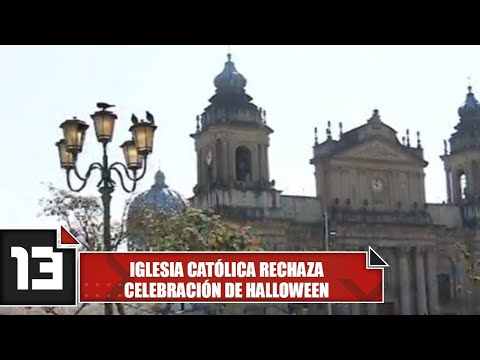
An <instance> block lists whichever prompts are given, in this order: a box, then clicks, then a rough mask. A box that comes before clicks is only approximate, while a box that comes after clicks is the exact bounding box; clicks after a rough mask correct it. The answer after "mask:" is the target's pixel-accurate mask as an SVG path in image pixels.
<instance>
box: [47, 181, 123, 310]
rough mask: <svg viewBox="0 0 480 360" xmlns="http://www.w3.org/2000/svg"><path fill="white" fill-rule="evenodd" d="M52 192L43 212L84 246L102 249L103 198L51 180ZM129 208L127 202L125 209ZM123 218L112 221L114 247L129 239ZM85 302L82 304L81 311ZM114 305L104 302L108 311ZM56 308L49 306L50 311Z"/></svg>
mask: <svg viewBox="0 0 480 360" xmlns="http://www.w3.org/2000/svg"><path fill="white" fill-rule="evenodd" d="M48 191H49V193H50V196H48V197H46V198H42V199H40V206H41V208H42V211H41V214H40V215H44V216H49V217H55V218H57V219H58V221H59V222H60V223H61V224H62V225H63V226H65V228H66V229H67V230H68V231H69V232H70V233H71V234H72V235H73V236H75V238H76V239H77V240H78V241H80V243H82V245H83V250H89V251H100V250H102V249H103V209H102V205H101V203H100V199H99V198H97V197H93V196H82V195H79V194H76V193H74V192H71V191H67V190H63V189H60V188H57V187H55V186H53V185H52V184H48ZM127 208H128V203H127V204H126V205H125V209H127ZM125 217H126V212H125V211H124V214H123V216H122V221H115V222H113V223H112V224H111V239H112V249H113V250H116V249H117V248H118V246H119V245H120V244H121V243H122V242H124V241H125V240H126V227H125V221H123V219H124V218H125ZM83 308H84V306H82V307H80V309H79V310H80V311H81V310H83ZM111 309H112V305H111V304H105V312H106V313H113V312H112V310H111ZM117 309H118V312H119V313H120V314H122V315H124V314H125V310H124V308H123V306H122V304H117ZM52 311H53V313H54V310H49V312H50V313H52Z"/></svg>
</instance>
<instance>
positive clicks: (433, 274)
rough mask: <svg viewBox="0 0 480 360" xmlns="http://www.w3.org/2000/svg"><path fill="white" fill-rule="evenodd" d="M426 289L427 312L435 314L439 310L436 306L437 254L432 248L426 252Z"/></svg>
mask: <svg viewBox="0 0 480 360" xmlns="http://www.w3.org/2000/svg"><path fill="white" fill-rule="evenodd" d="M427 289H428V310H429V314H430V315H437V314H439V312H440V309H439V306H438V280H437V254H436V252H435V249H433V248H430V249H428V252H427Z"/></svg>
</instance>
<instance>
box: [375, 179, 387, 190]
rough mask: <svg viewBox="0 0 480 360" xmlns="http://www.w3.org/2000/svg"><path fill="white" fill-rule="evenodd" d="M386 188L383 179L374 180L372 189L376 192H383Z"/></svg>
mask: <svg viewBox="0 0 480 360" xmlns="http://www.w3.org/2000/svg"><path fill="white" fill-rule="evenodd" d="M384 189H385V186H384V184H383V181H382V180H381V179H373V180H372V190H373V191H375V192H381V191H383V190H384Z"/></svg>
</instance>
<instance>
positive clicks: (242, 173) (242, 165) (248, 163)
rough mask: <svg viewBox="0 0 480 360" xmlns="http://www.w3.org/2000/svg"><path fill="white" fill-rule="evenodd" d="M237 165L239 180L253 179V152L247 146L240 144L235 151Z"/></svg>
mask: <svg viewBox="0 0 480 360" xmlns="http://www.w3.org/2000/svg"><path fill="white" fill-rule="evenodd" d="M235 165H236V172H237V181H251V180H252V153H251V151H250V150H249V149H248V148H247V147H245V146H240V147H239V148H237V151H236V152H235Z"/></svg>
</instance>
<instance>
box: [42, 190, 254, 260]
mask: <svg viewBox="0 0 480 360" xmlns="http://www.w3.org/2000/svg"><path fill="white" fill-rule="evenodd" d="M48 190H49V192H50V195H49V196H48V197H46V198H43V199H41V200H40V206H41V207H42V211H41V214H42V215H44V216H50V217H55V218H57V219H58V221H59V222H60V223H61V224H62V225H64V226H65V227H66V229H67V230H68V231H70V232H71V233H72V235H74V236H75V237H76V238H77V239H78V240H79V241H81V242H82V243H83V244H84V245H85V247H86V248H87V249H89V250H93V251H97V250H101V249H102V248H103V208H102V204H101V202H100V197H93V196H81V195H78V194H76V193H73V192H70V191H66V190H63V189H59V188H56V187H54V186H52V185H49V186H48ZM128 209H129V202H127V204H125V209H124V213H123V216H122V219H121V221H118V222H113V223H112V226H111V232H112V246H113V248H114V249H115V248H116V247H117V246H118V245H119V244H120V243H121V242H122V241H125V240H126V239H129V240H135V239H136V240H140V242H138V241H137V242H135V241H130V242H129V245H130V249H131V250H150V249H151V250H155V251H250V250H262V247H261V245H260V243H259V241H258V240H257V238H255V236H254V234H253V233H252V231H251V229H250V228H242V227H237V226H235V225H233V224H227V223H225V222H223V221H222V220H221V218H220V216H218V215H216V214H215V213H213V212H212V211H202V210H198V209H194V208H187V209H186V210H185V211H183V212H182V213H177V214H175V213H174V214H168V213H157V212H155V211H153V210H152V209H148V208H141V209H135V214H134V217H133V215H132V214H130V215H131V216H132V217H131V218H130V219H129V221H128V224H127V211H128ZM127 225H128V231H127Z"/></svg>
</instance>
